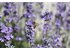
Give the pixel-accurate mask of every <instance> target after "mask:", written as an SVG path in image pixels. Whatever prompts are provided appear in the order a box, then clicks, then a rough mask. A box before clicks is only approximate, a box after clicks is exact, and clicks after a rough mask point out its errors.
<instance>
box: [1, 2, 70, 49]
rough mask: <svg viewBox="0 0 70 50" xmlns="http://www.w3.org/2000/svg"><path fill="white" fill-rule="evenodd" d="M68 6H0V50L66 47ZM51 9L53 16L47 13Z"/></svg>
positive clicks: (68, 44) (69, 20) (69, 22)
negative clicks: (7, 49) (4, 48)
mask: <svg viewBox="0 0 70 50" xmlns="http://www.w3.org/2000/svg"><path fill="white" fill-rule="evenodd" d="M47 4H48V3H47ZM49 4H50V3H49ZM69 4H70V3H62V2H58V3H53V4H52V5H51V4H50V5H51V6H52V8H50V7H49V8H48V6H47V7H45V6H46V4H45V2H44V3H43V2H23V3H15V2H5V3H1V4H0V9H1V10H0V47H1V48H2V47H8V48H11V47H14V48H16V47H17V48H25V47H27V48H64V47H70V41H69V40H70V38H69V35H70V5H69ZM53 7H55V10H56V12H53V10H52V11H51V10H50V11H49V10H48V9H53ZM37 20H38V21H37ZM20 23H21V24H20ZM22 25H23V27H22Z"/></svg>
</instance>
